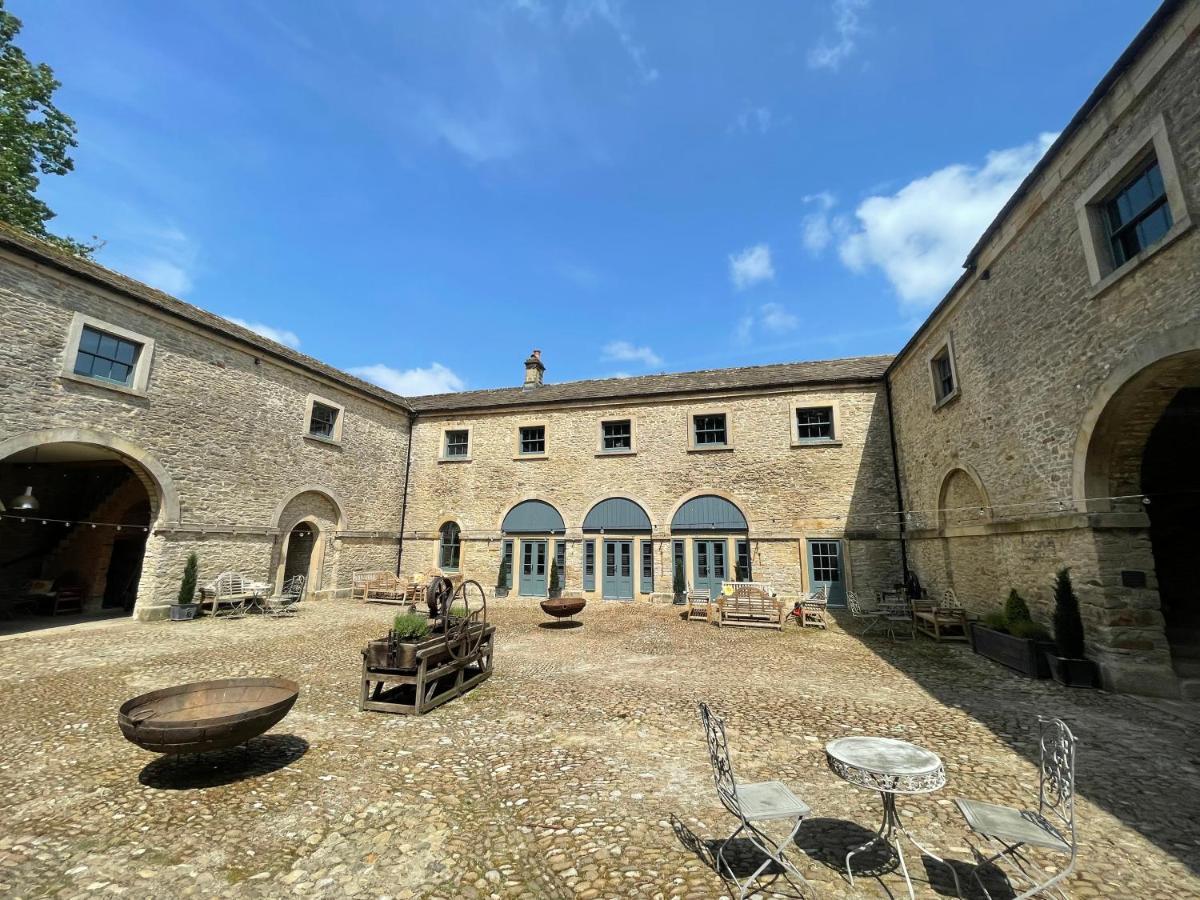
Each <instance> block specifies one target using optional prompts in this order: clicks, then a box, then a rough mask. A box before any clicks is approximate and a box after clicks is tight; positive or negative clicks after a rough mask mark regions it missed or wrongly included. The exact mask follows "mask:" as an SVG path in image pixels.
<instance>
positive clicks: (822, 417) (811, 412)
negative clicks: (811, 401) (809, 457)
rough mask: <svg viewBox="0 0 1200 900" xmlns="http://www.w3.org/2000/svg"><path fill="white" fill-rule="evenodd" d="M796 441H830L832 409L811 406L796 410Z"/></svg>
mask: <svg viewBox="0 0 1200 900" xmlns="http://www.w3.org/2000/svg"><path fill="white" fill-rule="evenodd" d="M796 440H798V441H832V440H833V407H832V406H813V407H809V408H806V409H797V410H796Z"/></svg>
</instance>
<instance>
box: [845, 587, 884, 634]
mask: <svg viewBox="0 0 1200 900" xmlns="http://www.w3.org/2000/svg"><path fill="white" fill-rule="evenodd" d="M846 606H848V607H849V608H850V615H851V616H853V617H854V620H855V621H857V622H862V623H863V624H864V625H865V626H866V627H864V628H863V630H862V633H863V634H866V633H867V632H869V631H870V630H871V629H872V628H874V627H875V626H876V625H878V624H879V621H880V620H881V619H882V618H883V612H882V611H881V610H880V609H879V607H878V606H877V605H875V604H873V603H869V602H866V603H864V602H863V601H862V600H860V599H859V598H858V594H856V593H855V592H854V591H846Z"/></svg>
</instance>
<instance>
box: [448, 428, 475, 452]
mask: <svg viewBox="0 0 1200 900" xmlns="http://www.w3.org/2000/svg"><path fill="white" fill-rule="evenodd" d="M469 443H470V435H469V433H468V432H467V430H466V429H465V428H459V429H454V430H453V431H447V432H446V450H445V457H446V459H456V458H457V459H461V458H463V457H465V456H467V454H468V453H469V452H470V449H471V448H470V446H469Z"/></svg>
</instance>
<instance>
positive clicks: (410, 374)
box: [350, 362, 466, 397]
mask: <svg viewBox="0 0 1200 900" xmlns="http://www.w3.org/2000/svg"><path fill="white" fill-rule="evenodd" d="M350 374H351V375H357V376H358V377H359V378H362V379H364V380H365V381H369V382H371V383H372V384H377V385H379V386H380V387H381V388H385V389H387V390H389V391H391V392H392V393H394V394H400V395H401V396H402V397H419V396H421V395H422V394H447V393H451V392H453V391H461V390H462V389H463V388H465V387H466V382H465V381H463V380H462V378H460V377H459V376H458V375H456V374H455V373H454V372H452V371H451V370H450V369H448V368H446V367H445V366H443V365H442V364H441V363H438V362H435V363H432V364H431V365H429V366H427V367H426V368H424V369H422V368H419V367H418V368H415V369H405V370H403V371H401V370H400V369H393V368H392V367H391V366H385V365H383V364H382V363H377V364H375V365H373V366H357V367H356V368H353V369H350Z"/></svg>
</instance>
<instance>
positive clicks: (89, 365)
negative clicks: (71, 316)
mask: <svg viewBox="0 0 1200 900" xmlns="http://www.w3.org/2000/svg"><path fill="white" fill-rule="evenodd" d="M141 352H142V345H141V344H138V343H135V342H133V341H128V340H125V339H124V338H119V337H116V336H114V335H111V334H106V333H105V332H103V331H100V330H98V329H96V328H93V327H92V326H90V325H84V326H83V330H82V331H81V332H80V333H79V351H78V353H76V354H75V369H74V372H75V374H76V375H82V376H84V377H85V378H98V379H100V380H101V381H111V382H112V383H114V384H120V385H123V386H125V387H132V386H133V373H134V370H135V368H136V366H137V360H138V356H139V355H140V354H141Z"/></svg>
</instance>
